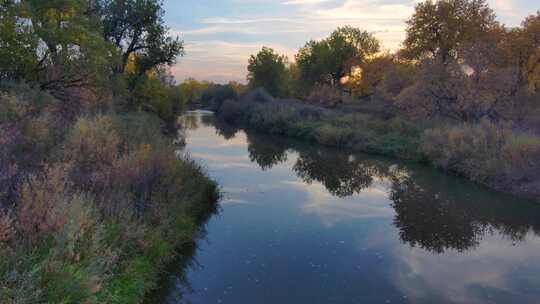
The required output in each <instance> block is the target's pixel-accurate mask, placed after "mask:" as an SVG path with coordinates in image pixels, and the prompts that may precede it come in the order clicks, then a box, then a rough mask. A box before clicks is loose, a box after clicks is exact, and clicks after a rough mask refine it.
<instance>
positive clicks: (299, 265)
mask: <svg viewBox="0 0 540 304" xmlns="http://www.w3.org/2000/svg"><path fill="white" fill-rule="evenodd" d="M193 117H195V118H193ZM187 124H188V126H189V128H187V129H186V130H187V131H186V134H187V148H186V149H187V150H188V151H189V153H190V154H191V155H192V156H193V157H195V158H196V159H197V160H198V161H200V162H202V163H203V164H204V167H206V168H207V169H208V170H209V172H210V174H211V175H212V176H213V177H214V178H216V179H217V180H218V181H219V183H220V184H221V185H222V186H223V191H224V192H225V200H224V201H223V203H222V207H223V212H222V213H221V215H220V216H217V217H214V218H212V219H211V220H210V222H209V224H208V226H207V229H208V241H199V245H198V246H197V247H199V249H197V250H196V249H195V247H193V251H192V253H191V254H188V255H186V256H187V257H189V258H188V259H187V262H184V261H179V262H178V263H177V264H176V266H175V269H176V270H178V271H179V273H178V274H176V275H173V276H172V277H171V280H169V281H168V282H169V285H168V286H164V290H165V291H163V292H162V295H163V296H162V297H160V298H156V299H155V300H154V302H152V303H234V304H238V303H239V304H244V303H246V304H247V303H262V304H273V303H295V304H296V303H310V304H312V303H325V304H326V303H347V304H348V303H351V304H352V303H513V302H515V303H537V302H538V301H537V299H539V298H540V276H539V275H538V273H540V263H538V262H537V261H539V260H540V237H539V233H540V227H539V225H540V206H539V205H537V204H532V203H530V202H527V201H521V200H516V199H513V198H511V197H508V196H505V195H501V194H498V193H493V192H489V191H486V190H485V189H483V188H482V187H479V186H476V185H473V184H471V183H469V182H467V181H464V180H461V179H458V178H454V177H451V176H447V175H444V174H441V173H440V172H437V171H435V170H432V169H430V168H427V167H425V166H421V165H416V164H412V163H407V162H397V161H393V160H389V159H385V158H377V157H373V156H366V155H363V154H351V153H347V152H344V151H339V150H335V149H329V148H324V147H320V146H317V145H312V144H309V143H303V142H298V141H294V140H288V139H284V138H279V137H270V136H267V135H261V134H258V133H254V132H250V131H245V130H240V129H239V128H238V127H234V126H231V125H227V124H225V123H223V122H220V121H215V120H214V118H213V117H212V116H199V115H194V116H192V118H189V119H188V120H187ZM190 128H191V129H190ZM192 255H194V257H193V256H192ZM195 260H196V261H198V262H199V263H200V265H199V264H197V263H194V262H193V261H195ZM287 288H289V289H290V290H289V289H287Z"/></svg>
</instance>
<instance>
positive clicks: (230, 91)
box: [201, 85, 238, 110]
mask: <svg viewBox="0 0 540 304" xmlns="http://www.w3.org/2000/svg"><path fill="white" fill-rule="evenodd" d="M237 98H238V94H237V93H236V90H235V88H233V87H232V86H230V85H211V86H210V87H209V88H208V89H207V90H206V91H204V92H203V94H202V97H201V103H202V104H203V105H204V106H206V107H209V108H211V109H213V110H219V109H220V108H221V105H222V104H223V102H224V101H226V100H235V99H237Z"/></svg>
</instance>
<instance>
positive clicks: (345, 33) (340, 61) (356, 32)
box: [296, 26, 380, 86]
mask: <svg viewBox="0 0 540 304" xmlns="http://www.w3.org/2000/svg"><path fill="white" fill-rule="evenodd" d="M379 50H380V43H379V41H378V40H377V39H376V38H375V37H373V35H371V34H370V33H368V32H366V31H363V30H361V29H358V28H354V27H350V26H345V27H340V28H338V29H337V30H335V31H334V32H333V33H332V34H330V36H329V37H328V38H326V39H323V40H321V41H314V40H312V41H309V42H308V43H307V44H306V45H305V46H304V47H303V48H301V49H300V50H299V52H298V54H297V55H296V63H297V66H298V69H299V73H300V78H301V79H302V80H303V81H304V82H305V83H307V84H308V85H310V86H312V85H314V84H316V83H324V84H329V85H332V86H339V85H340V80H341V78H343V77H345V76H347V75H349V74H350V73H351V71H352V68H353V67H355V66H358V65H360V64H362V63H363V62H364V61H365V60H366V59H367V58H368V57H369V56H371V55H373V54H375V53H377V52H378V51H379Z"/></svg>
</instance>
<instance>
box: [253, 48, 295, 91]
mask: <svg viewBox="0 0 540 304" xmlns="http://www.w3.org/2000/svg"><path fill="white" fill-rule="evenodd" d="M287 63H288V59H287V57H286V56H285V55H279V54H277V53H276V52H275V51H274V50H273V49H271V48H268V47H263V48H262V50H261V51H259V53H257V54H256V55H251V57H250V58H249V64H248V68H247V69H248V76H247V79H248V81H249V86H250V87H251V88H257V87H263V88H265V89H266V90H267V91H268V93H270V94H271V95H273V96H283V95H284V94H286V93H287V92H286V88H287V82H288V75H287Z"/></svg>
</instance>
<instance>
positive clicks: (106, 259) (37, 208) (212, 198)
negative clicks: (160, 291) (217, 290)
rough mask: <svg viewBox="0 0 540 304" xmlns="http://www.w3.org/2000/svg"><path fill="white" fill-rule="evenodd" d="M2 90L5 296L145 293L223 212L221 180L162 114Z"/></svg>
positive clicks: (107, 299)
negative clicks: (69, 104) (73, 106)
mask: <svg viewBox="0 0 540 304" xmlns="http://www.w3.org/2000/svg"><path fill="white" fill-rule="evenodd" d="M0 101H1V102H0V106H1V107H2V108H1V111H0V113H2V117H1V121H0V127H1V130H2V132H1V135H0V137H1V138H0V142H1V144H2V149H1V150H0V152H1V153H0V160H1V162H0V166H1V167H2V168H0V169H1V170H0V171H1V172H2V173H1V176H0V183H1V185H0V186H1V187H0V190H1V191H0V302H1V303H37V302H39V303H140V302H141V301H142V300H143V299H144V295H145V294H146V293H147V292H148V291H150V290H152V289H153V288H155V287H156V284H157V282H158V281H159V278H160V274H161V273H162V271H163V267H164V266H165V265H167V263H169V262H170V261H172V259H173V258H174V257H175V256H176V254H177V253H178V252H180V251H181V250H182V247H183V246H184V245H185V244H189V243H191V242H192V241H193V239H194V238H196V237H197V234H198V231H199V230H200V226H201V225H202V224H203V223H204V222H205V221H206V219H207V218H208V217H209V216H210V215H212V214H213V213H214V212H216V201H217V198H218V196H219V193H218V189H217V185H216V184H215V183H214V182H213V181H211V180H210V179H209V178H208V177H207V176H206V175H205V173H204V172H203V170H201V168H200V167H199V166H198V165H197V164H195V163H194V162H193V161H191V160H190V159H188V158H178V157H177V156H176V154H175V151H176V149H177V148H178V147H175V146H174V145H173V143H172V139H171V138H167V137H164V136H163V135H162V125H163V123H162V122H161V120H160V119H158V118H157V117H155V116H154V115H151V114H146V113H141V112H133V113H125V114H114V113H112V114H99V113H92V112H87V113H85V114H82V115H80V116H78V118H75V119H73V120H69V119H64V118H63V117H62V116H61V115H59V113H61V112H62V111H60V109H61V108H62V106H63V104H62V103H60V102H58V101H57V100H56V99H54V98H53V97H51V96H49V95H47V94H46V93H43V92H40V91H32V90H27V91H26V93H21V92H17V93H14V92H11V93H9V92H8V93H3V94H2V95H1V96H0ZM31 105H32V106H31ZM33 105H40V106H39V107H37V106H33ZM41 105H42V106H41Z"/></svg>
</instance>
